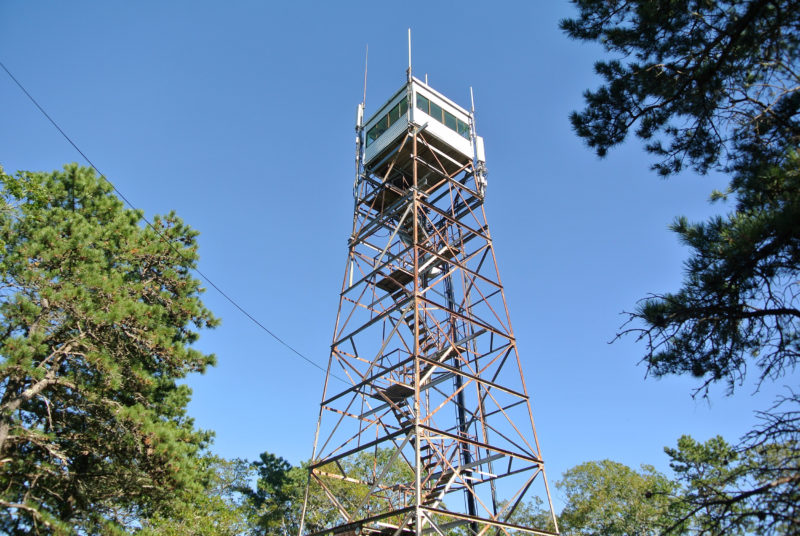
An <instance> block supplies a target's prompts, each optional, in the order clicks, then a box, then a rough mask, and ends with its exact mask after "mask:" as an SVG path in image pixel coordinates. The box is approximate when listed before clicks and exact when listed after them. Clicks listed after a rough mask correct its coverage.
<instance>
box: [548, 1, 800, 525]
mask: <svg viewBox="0 0 800 536" xmlns="http://www.w3.org/2000/svg"><path fill="white" fill-rule="evenodd" d="M573 3H574V4H575V5H576V6H577V8H578V11H579V14H578V16H577V17H576V18H574V19H570V20H565V21H562V24H561V26H562V28H563V29H564V30H565V31H566V32H567V34H568V35H570V36H571V37H573V38H576V39H580V40H586V41H596V42H598V43H600V44H601V45H602V46H603V47H604V48H605V50H606V52H607V53H609V54H610V55H611V56H612V58H611V59H609V60H604V61H600V62H598V63H597V64H596V71H597V73H598V74H599V75H600V76H601V77H602V78H603V84H602V86H601V87H600V88H598V89H596V90H594V91H587V92H586V93H585V98H586V104H587V107H586V109H585V110H583V111H582V112H576V113H573V114H572V116H571V120H572V123H573V126H574V128H575V130H576V132H577V133H578V135H579V136H581V137H583V138H584V139H585V140H586V141H587V143H588V144H589V145H590V146H591V147H593V148H595V150H596V151H597V153H598V154H599V155H601V156H603V155H605V154H606V152H607V151H608V150H609V149H610V148H611V147H613V146H615V145H618V144H620V143H622V142H623V141H624V140H625V139H626V138H627V137H628V135H629V133H630V132H633V133H634V134H635V136H637V137H638V138H640V139H642V140H643V141H644V143H645V147H646V149H647V150H648V151H649V152H651V153H653V154H654V155H655V156H656V158H657V160H656V163H655V164H654V168H655V169H656V170H657V171H658V172H659V173H660V174H661V175H663V176H666V175H670V174H672V173H675V172H678V171H681V170H682V169H683V168H684V167H685V166H686V165H689V166H691V167H692V168H694V169H695V170H696V171H698V172H700V173H705V172H707V171H709V170H712V169H714V170H718V171H722V172H726V173H729V174H730V177H731V182H730V184H729V187H728V189H727V191H725V192H715V193H714V194H712V199H713V200H717V201H720V200H730V201H731V202H732V203H733V209H732V210H731V212H730V213H728V214H726V215H724V216H718V217H715V218H711V219H710V220H709V221H706V222H702V223H689V222H688V221H687V220H686V219H685V218H679V219H677V220H676V222H675V223H674V224H673V226H672V229H673V231H675V232H676V233H677V234H678V236H679V238H680V239H681V241H683V242H684V243H685V244H686V245H687V246H688V247H689V248H690V251H691V253H690V258H689V260H688V261H687V263H686V270H685V280H684V284H683V286H682V288H681V289H679V290H678V291H677V292H672V293H661V294H654V295H652V296H650V297H649V298H647V299H645V300H643V301H642V302H641V303H640V304H639V307H638V308H637V309H636V310H635V311H634V312H633V313H631V314H630V318H629V320H630V322H632V324H629V325H628V327H627V328H626V329H625V330H624V331H623V333H634V334H636V335H637V336H638V338H639V339H640V340H643V341H644V343H645V344H646V353H645V356H644V359H643V361H644V362H645V363H646V364H647V366H648V372H649V373H650V374H653V375H655V376H663V375H667V374H690V375H692V376H694V377H696V378H698V379H699V386H698V388H697V390H696V391H695V394H697V393H702V394H703V395H708V393H709V387H710V386H711V385H712V384H714V383H717V382H723V383H725V384H726V385H727V390H728V393H732V392H733V391H734V389H735V388H736V387H737V386H739V385H741V384H742V383H743V382H744V381H745V378H746V376H747V373H748V372H750V374H752V373H753V371H755V374H756V377H755V381H756V385H758V386H760V385H761V384H762V383H763V382H765V381H772V380H775V379H778V378H781V377H783V376H784V375H786V374H789V373H792V372H794V371H795V370H796V366H797V363H798V358H799V357H800V300H799V299H798V295H799V294H798V293H799V292H800V286H799V285H800V283H798V282H799V281H800V268H799V267H798V266H799V261H800V155H799V154H798V145H799V144H800V9H799V8H798V5H797V2H796V1H794V0H724V1H711V0H659V1H647V0H573ZM798 403H800V400H799V399H798V397H797V396H796V395H794V394H793V393H792V394H791V395H790V396H787V397H785V400H783V401H782V402H781V403H779V404H776V405H775V406H773V408H771V409H770V410H768V411H766V412H764V413H763V414H762V419H763V421H762V422H763V426H762V427H760V428H757V429H755V430H753V431H752V432H751V433H749V434H747V435H746V436H745V437H744V438H742V441H741V442H740V444H739V445H737V446H736V448H735V450H736V452H738V453H739V456H740V458H739V459H740V460H741V463H740V464H739V465H738V466H737V467H738V469H737V472H735V473H733V474H732V475H731V476H730V480H729V481H728V480H724V479H722V480H720V482H721V483H720V485H719V488H718V489H719V492H720V493H731V494H733V495H731V496H732V497H743V498H745V499H746V500H745V499H742V500H741V501H739V500H736V501H733V503H736V507H737V508H742V510H741V511H740V512H739V513H737V514H735V515H733V514H731V515H727V514H726V515H701V514H702V513H703V512H704V511H705V510H704V508H703V504H705V505H706V506H707V507H708V509H709V511H715V512H716V511H718V508H717V506H719V505H718V504H717V503H716V502H714V501H719V500H720V499H719V498H718V497H717V498H713V497H712V496H711V495H709V494H702V493H698V494H694V495H692V494H689V495H688V496H687V498H686V499H687V505H688V511H691V512H694V513H695V514H696V515H695V516H694V521H695V522H696V523H695V524H694V525H693V526H694V527H695V529H696V530H697V531H698V532H699V533H704V534H705V533H707V534H718V533H722V532H725V531H728V532H735V531H736V530H750V529H748V527H752V526H754V527H757V529H758V530H763V531H764V533H774V534H796V533H797V531H798V530H800V529H797V528H796V527H800V523H798V522H797V519H796V514H794V513H792V514H791V515H793V516H795V518H794V523H789V524H787V523H786V522H785V520H782V518H781V516H782V515H783V514H782V512H779V511H778V508H783V507H784V506H785V505H787V504H793V503H792V501H794V502H795V503H796V501H797V485H798V480H800V471H798V464H797V461H796V460H797V459H798V456H799V455H800V454H799V453H800V443H798V441H797V439H798V424H800V422H798V420H797V419H796V418H795V417H793V416H796V415H797V407H800V406H798ZM754 453H755V454H754ZM745 460H746V461H745ZM723 481H724V482H723ZM704 501H706V502H705V503H704ZM733 503H732V505H733ZM723 510H724V509H723ZM724 511H725V512H728V510H724ZM791 511H792V512H794V510H791ZM762 517H763V519H762ZM737 527H738V528H737Z"/></svg>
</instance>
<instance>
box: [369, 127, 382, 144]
mask: <svg viewBox="0 0 800 536" xmlns="http://www.w3.org/2000/svg"><path fill="white" fill-rule="evenodd" d="M378 136H380V133H379V132H378V125H375V126H374V127H372V128H371V129H369V130H368V131H367V147H369V144H370V143H372V142H373V141H375V140H376V139H377V138H378Z"/></svg>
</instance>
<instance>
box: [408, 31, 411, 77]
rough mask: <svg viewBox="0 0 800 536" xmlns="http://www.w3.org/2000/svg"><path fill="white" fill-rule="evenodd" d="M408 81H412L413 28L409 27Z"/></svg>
mask: <svg viewBox="0 0 800 536" xmlns="http://www.w3.org/2000/svg"><path fill="white" fill-rule="evenodd" d="M408 81H409V82H411V28H409V29H408Z"/></svg>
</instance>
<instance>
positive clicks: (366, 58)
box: [361, 43, 369, 107]
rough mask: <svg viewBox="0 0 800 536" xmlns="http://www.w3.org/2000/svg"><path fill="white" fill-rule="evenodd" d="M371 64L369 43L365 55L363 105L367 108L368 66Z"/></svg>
mask: <svg viewBox="0 0 800 536" xmlns="http://www.w3.org/2000/svg"><path fill="white" fill-rule="evenodd" d="M368 64H369V43H367V52H366V54H364V98H363V99H362V100H361V104H362V105H363V106H364V107H366V106H367V65H368Z"/></svg>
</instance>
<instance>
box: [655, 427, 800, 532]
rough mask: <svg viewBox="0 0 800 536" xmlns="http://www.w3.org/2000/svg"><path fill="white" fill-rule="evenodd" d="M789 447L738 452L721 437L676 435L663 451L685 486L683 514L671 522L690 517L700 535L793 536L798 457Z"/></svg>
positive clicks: (799, 492)
mask: <svg viewBox="0 0 800 536" xmlns="http://www.w3.org/2000/svg"><path fill="white" fill-rule="evenodd" d="M794 450H795V449H794V448H787V446H786V445H783V444H781V442H765V443H762V444H758V445H753V446H752V447H751V448H749V449H747V450H741V449H738V448H736V447H734V446H731V445H729V444H728V443H726V442H725V441H724V440H723V439H722V438H721V437H715V438H712V439H710V440H708V441H707V442H705V443H698V442H697V441H695V440H694V439H692V438H691V437H688V436H684V437H681V438H680V439H679V440H678V448H677V449H672V448H667V449H665V451H666V452H667V454H668V455H669V456H670V458H671V459H672V461H671V463H670V466H671V467H672V469H673V471H675V474H676V476H677V477H678V479H679V480H680V481H681V482H682V483H683V484H684V490H683V495H682V496H681V497H680V503H681V504H682V506H683V508H684V512H682V513H681V515H678V516H675V518H676V519H675V520H674V521H673V525H672V526H673V527H674V526H676V525H680V524H685V523H686V522H687V521H691V523H692V528H693V529H694V531H695V532H697V533H700V534H720V535H722V534H726V535H736V534H741V535H744V534H797V533H798V530H799V529H798V521H800V519H799V518H798V505H799V504H800V482H798V478H797V474H798V462H799V461H800V460H798V459H797V456H796V452H793V451H794ZM763 488H767V489H772V488H778V491H777V492H774V493H764V492H763Z"/></svg>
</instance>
